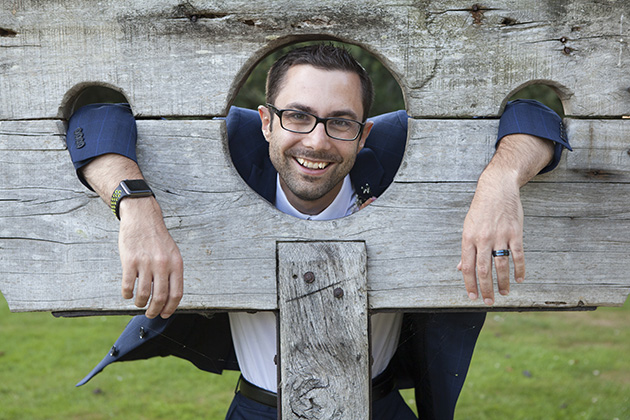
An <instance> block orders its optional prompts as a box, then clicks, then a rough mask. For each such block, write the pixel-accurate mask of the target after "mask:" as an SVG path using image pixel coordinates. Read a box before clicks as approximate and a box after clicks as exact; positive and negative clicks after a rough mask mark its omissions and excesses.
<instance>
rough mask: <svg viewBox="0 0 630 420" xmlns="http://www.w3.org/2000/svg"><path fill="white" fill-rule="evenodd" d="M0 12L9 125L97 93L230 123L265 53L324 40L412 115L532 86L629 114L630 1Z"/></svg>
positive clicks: (439, 112) (3, 114) (171, 1)
mask: <svg viewBox="0 0 630 420" xmlns="http://www.w3.org/2000/svg"><path fill="white" fill-rule="evenodd" d="M0 10H6V11H8V13H4V14H2V15H0V28H3V30H4V31H3V32H2V34H3V36H0V50H2V52H3V55H2V59H1V60H2V61H0V68H1V69H2V78H0V104H1V106H0V119H27V118H54V117H60V116H62V115H63V114H64V109H65V106H66V101H67V100H68V98H70V97H72V93H73V92H74V93H76V91H77V90H78V89H80V88H81V87H82V86H85V85H86V84H93V83H99V84H107V85H110V86H114V87H117V88H118V89H120V90H121V91H122V92H124V93H125V94H126V95H127V97H128V98H129V100H130V101H131V103H132V104H133V105H134V110H135V111H136V112H137V114H138V115H141V116H142V115H143V116H166V115H220V114H223V113H225V110H226V109H227V106H228V104H229V102H230V101H231V100H232V98H233V97H234V93H235V91H236V89H237V88H238V86H239V84H240V83H241V82H242V81H243V80H244V78H245V77H246V75H247V74H248V72H249V71H250V69H251V67H252V66H253V65H255V63H256V62H258V61H259V60H260V59H261V58H262V57H263V56H264V55H265V54H266V53H268V52H270V51H271V50H273V49H275V48H277V47H279V46H282V45H285V44H287V43H290V42H293V41H297V40H309V39H321V38H328V39H338V40H342V41H347V42H351V43H356V44H358V45H361V46H364V47H365V48H367V49H368V50H369V51H371V52H373V53H374V54H375V55H376V56H378V57H379V58H381V59H382V60H383V61H384V62H385V64H386V65H388V66H389V67H390V68H391V70H392V71H393V73H394V74H395V75H396V77H397V78H398V80H400V82H401V85H402V87H403V91H404V92H405V96H406V99H407V104H408V109H409V112H410V113H411V114H412V115H414V116H427V117H431V116H432V117H445V116H475V115H478V116H488V115H497V114H498V113H499V111H500V109H501V106H502V104H503V103H504V101H505V99H506V98H507V97H509V96H510V94H511V93H513V91H515V90H516V89H518V88H520V87H521V86H523V85H525V84H528V83H530V82H532V81H542V82H545V83H550V84H552V85H553V86H555V87H557V88H558V89H559V90H560V94H561V96H562V98H563V99H564V101H565V106H566V111H567V113H568V114H573V115H583V116H619V115H624V114H628V112H629V111H628V110H629V108H630V107H629V105H630V93H629V92H628V87H630V76H629V74H630V73H629V72H628V71H627V68H628V62H629V60H630V54H628V46H627V41H626V40H627V39H628V37H629V33H628V26H629V25H627V24H626V23H625V22H624V19H626V20H627V16H629V15H630V3H628V2H621V1H612V2H607V3H606V2H591V1H589V0H571V1H569V0H564V1H554V2H548V1H544V0H526V1H523V0H520V1H516V0H491V1H487V2H484V3H483V4H480V5H478V6H473V4H472V2H471V3H470V4H463V3H462V2H456V1H444V0H442V1H440V0H427V1H423V2H417V1H411V0H404V1H390V0H388V1H374V0H368V1H365V0H351V1H345V2H344V3H343V5H340V4H339V3H338V2H332V1H321V2H315V3H314V2H307V1H305V0H299V1H294V2H292V7H290V8H287V7H278V4H277V3H253V2H244V1H241V0H233V1H221V2H219V1H213V0H205V1H197V2H195V3H194V4H193V3H189V2H180V1H175V0H144V1H136V2H133V4H130V3H129V2H126V1H122V0H117V1H110V2H109V3H108V7H106V8H103V7H101V6H100V5H98V3H96V2H85V1H77V0H60V1H55V2H41V1H33V0H31V1H21V2H14V1H11V0H2V1H0ZM182 75H185V77H182Z"/></svg>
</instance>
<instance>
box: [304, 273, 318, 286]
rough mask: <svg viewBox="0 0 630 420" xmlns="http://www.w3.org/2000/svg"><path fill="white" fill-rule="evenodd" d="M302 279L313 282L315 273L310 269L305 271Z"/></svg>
mask: <svg viewBox="0 0 630 420" xmlns="http://www.w3.org/2000/svg"><path fill="white" fill-rule="evenodd" d="M304 281H305V282H307V283H309V284H310V283H313V282H314V281H315V274H313V272H312V271H307V272H306V273H304Z"/></svg>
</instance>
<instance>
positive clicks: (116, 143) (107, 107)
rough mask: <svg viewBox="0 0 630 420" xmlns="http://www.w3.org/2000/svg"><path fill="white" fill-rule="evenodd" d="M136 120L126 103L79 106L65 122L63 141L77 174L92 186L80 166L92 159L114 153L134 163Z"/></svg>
mask: <svg viewBox="0 0 630 420" xmlns="http://www.w3.org/2000/svg"><path fill="white" fill-rule="evenodd" d="M136 139H137V130H136V120H135V119H134V117H133V114H132V113H131V108H130V107H129V105H128V104H91V105H86V106H84V107H81V108H79V109H78V110H77V112H75V113H74V114H73V115H72V117H70V120H69V121H68V131H67V133H66V144H67V146H68V151H69V152H70V157H71V159H72V163H73V164H74V168H75V169H76V171H77V176H78V177H79V179H80V180H81V182H82V183H83V184H84V185H85V186H86V187H88V188H89V189H92V187H90V185H89V184H88V183H87V181H86V180H85V179H84V178H83V176H82V175H81V171H80V169H81V168H82V167H83V166H85V165H87V164H88V163H90V162H91V161H92V160H93V159H94V158H96V157H98V156H101V155H104V154H107V153H116V154H119V155H123V156H126V157H128V158H129V159H131V160H133V161H134V162H137V158H136Z"/></svg>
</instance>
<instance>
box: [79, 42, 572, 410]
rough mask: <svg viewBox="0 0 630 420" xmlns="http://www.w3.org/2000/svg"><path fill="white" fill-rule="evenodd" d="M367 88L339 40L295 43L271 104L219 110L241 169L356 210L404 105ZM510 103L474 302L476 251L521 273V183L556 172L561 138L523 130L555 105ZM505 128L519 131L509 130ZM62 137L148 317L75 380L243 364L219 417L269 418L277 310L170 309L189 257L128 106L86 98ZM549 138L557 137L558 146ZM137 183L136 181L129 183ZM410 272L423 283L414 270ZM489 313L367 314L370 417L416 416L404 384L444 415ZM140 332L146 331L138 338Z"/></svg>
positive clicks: (480, 195) (483, 188) (269, 184)
mask: <svg viewBox="0 0 630 420" xmlns="http://www.w3.org/2000/svg"><path fill="white" fill-rule="evenodd" d="M372 95H373V89H372V84H371V81H370V78H369V76H368V75H367V73H366V71H365V70H364V69H363V68H362V67H361V66H360V65H359V64H358V63H357V62H356V61H355V60H354V58H352V57H351V56H350V54H349V53H348V52H347V51H345V50H344V49H342V48H337V47H334V46H330V45H315V46H309V47H303V48H299V49H295V50H292V51H291V52H289V53H288V54H287V55H285V56H284V57H282V58H280V59H279V60H278V61H277V62H276V63H275V64H274V65H273V67H272V68H271V70H270V71H269V74H268V78H267V104H266V105H264V106H260V107H259V108H258V112H257V113H256V112H255V111H251V110H243V109H240V108H233V109H232V110H231V111H230V113H229V115H228V117H227V129H228V141H229V148H230V153H231V156H232V160H233V162H234V165H235V167H236V169H237V170H238V172H239V173H240V174H241V176H242V177H243V178H244V179H245V181H246V182H247V183H248V184H249V185H250V186H251V187H252V188H253V189H254V190H255V191H257V192H258V193H259V194H260V195H261V196H263V197H264V198H265V199H267V200H268V201H270V202H271V203H273V204H274V205H275V206H276V207H277V208H278V209H279V210H281V211H283V212H285V213H288V214H291V215H293V216H296V217H300V218H304V219H312V220H329V219H334V218H339V217H344V216H347V215H349V214H352V213H353V212H355V211H357V210H358V209H359V208H360V207H361V206H362V205H365V204H366V203H369V200H370V199H372V198H373V197H374V196H378V195H380V194H381V193H382V192H383V191H384V189H385V188H386V187H387V186H388V185H389V184H390V183H391V182H392V180H393V177H394V175H395V173H396V171H397V169H398V165H399V164H400V162H401V160H402V155H403V152H404V146H405V143H406V134H407V132H406V131H407V117H406V114H405V113H404V112H403V111H399V112H395V113H391V114H385V115H383V116H379V117H376V118H374V119H373V120H371V121H368V120H367V116H368V114H369V110H370V107H371V103H372ZM511 107H512V108H510V110H511V112H509V113H508V112H506V113H505V114H504V115H507V116H506V117H505V119H504V118H502V121H501V124H502V128H501V132H502V133H503V134H505V136H503V135H502V136H501V137H502V139H501V142H500V144H499V146H498V148H497V152H496V154H495V156H494V157H493V159H492V162H491V164H490V165H489V166H488V168H487V169H486V170H485V171H484V173H483V174H482V176H481V177H480V179H479V183H478V188H477V192H476V194H475V198H474V199H473V204H472V205H471V209H470V211H469V213H468V216H467V218H466V224H465V225H464V239H463V241H462V251H463V253H462V264H461V266H460V267H461V269H462V271H464V276H465V278H466V288H467V290H468V291H469V295H470V296H471V298H476V297H477V296H476V294H475V293H476V290H477V277H476V275H475V273H474V264H475V261H482V262H483V263H484V264H487V260H488V259H490V258H491V254H490V252H491V251H492V250H494V249H497V248H496V246H499V247H501V248H511V249H512V250H513V251H514V261H515V265H516V266H515V273H519V274H520V275H522V273H521V271H519V270H520V267H521V266H520V264H522V261H521V260H520V257H521V253H522V249H519V246H518V245H519V240H520V241H522V211H520V212H519V208H520V199H519V196H518V194H519V192H518V191H519V188H520V186H522V185H523V184H524V183H526V182H527V181H528V180H529V179H530V178H531V177H533V176H534V175H535V174H536V173H538V172H540V171H541V170H543V168H546V169H551V168H553V166H555V164H557V161H558V160H559V156H560V153H561V151H562V146H563V145H564V143H562V139H560V138H555V137H553V136H548V137H545V135H542V136H539V137H536V136H533V135H531V134H536V135H539V132H538V131H537V130H536V128H535V127H537V126H539V124H537V123H538V122H540V121H541V119H542V120H543V122H544V124H543V125H544V126H545V127H554V128H555V130H551V131H553V132H554V133H561V132H562V130H561V128H562V125H561V121H560V119H559V118H558V117H557V116H556V115H555V114H553V113H551V112H547V110H546V109H545V108H544V107H542V108H541V107H540V105H537V104H532V103H521V104H514V105H511ZM528 112H529V114H528ZM530 114H531V115H534V116H533V117H532V116H531V115H530ZM523 115H525V117H523V118H520V119H519V116H520V117H522V116H523ZM509 118H513V119H517V120H518V124H510V120H509ZM513 126H517V127H518V131H514V130H512V129H511V128H510V127H513ZM102 127H107V129H106V130H102ZM528 127H534V128H532V129H531V130H529V129H528ZM78 128H81V129H82V131H83V133H84V142H85V145H83V146H81V148H80V149H79V148H77V146H76V144H75V142H74V141H73V140H74V139H73V137H72V133H74V132H75V131H76V130H77V129H78ZM68 133H69V135H68V148H69V151H70V153H71V155H72V158H73V162H74V163H75V167H76V168H77V171H78V173H79V175H80V177H82V180H83V181H84V182H85V183H86V185H88V186H90V187H91V188H94V190H95V191H97V192H98V193H99V195H100V196H101V197H102V198H103V199H104V200H105V201H106V202H107V203H110V202H111V203H112V208H113V209H114V210H115V212H116V215H117V216H119V218H120V233H119V248H120V256H121V263H122V266H123V279H122V294H123V297H125V298H132V297H133V295H134V291H135V297H136V301H135V303H136V305H137V306H138V307H144V306H146V305H147V303H148V307H147V311H146V316H139V317H135V318H133V319H132V321H131V322H130V323H129V325H128V327H127V328H126V330H125V331H124V332H123V334H122V335H121V337H120V338H119V339H118V341H117V342H116V343H115V345H114V347H113V351H112V352H110V353H109V355H108V356H106V357H105V358H104V359H103V361H102V362H101V363H100V364H99V365H98V366H97V367H96V368H95V369H94V370H93V371H92V372H91V373H90V374H89V375H88V376H87V377H86V378H85V379H84V380H83V381H81V383H80V384H83V383H85V382H86V381H87V380H89V379H90V378H91V377H93V376H94V375H95V374H97V373H98V372H100V371H101V370H102V369H103V368H104V367H105V366H106V365H108V364H109V363H111V362H114V361H117V360H133V359H137V358H147V357H151V356H156V355H161V356H164V355H166V354H173V355H176V356H179V357H183V358H186V359H188V360H191V361H192V362H193V363H194V364H195V365H196V366H197V367H199V368H200V369H204V370H207V371H210V372H216V373H220V372H221V371H222V369H238V370H240V371H241V372H242V379H241V381H240V386H239V389H240V391H239V392H238V393H237V394H236V395H235V398H234V400H233V402H232V405H231V407H230V410H229V412H228V415H227V417H226V418H228V419H248V420H251V419H275V418H276V416H277V410H276V407H275V404H276V394H275V392H276V390H277V366H276V365H275V361H274V360H275V356H276V353H277V349H276V320H275V315H274V314H273V313H256V314H248V313H230V314H229V316H228V315H226V314H217V315H215V316H214V317H213V318H206V317H203V316H201V315H195V314H175V315H174V316H171V315H172V314H173V312H174V311H175V309H176V307H177V305H178V304H179V301H180V299H181V297H182V294H183V261H182V258H181V255H180V253H179V250H178V248H177V245H176V244H175V242H174V241H173V239H172V238H171V237H170V235H169V233H168V231H167V229H166V227H165V225H164V222H163V220H162V214H161V210H160V208H159V205H158V203H157V201H156V200H155V198H154V197H153V196H152V195H151V194H150V189H149V187H148V186H147V185H145V184H144V183H143V182H141V181H143V180H142V174H141V172H140V169H139V168H138V166H137V164H136V162H135V153H134V152H133V150H134V147H133V146H135V143H134V142H135V123H134V121H133V116H132V114H131V113H130V110H129V108H128V107H127V106H123V105H88V106H85V107H83V108H81V109H79V110H78V111H77V112H76V113H75V114H74V115H73V116H72V118H71V120H70V122H69V128H68ZM514 133H526V134H519V135H514ZM540 137H543V138H540ZM545 138H546V139H545ZM549 140H551V141H549ZM553 142H556V143H557V144H559V145H560V146H556V147H555V152H554V143H553ZM97 149H98V151H97ZM552 157H554V159H553V160H552ZM550 162H551V163H550ZM124 180H132V182H129V181H127V182H125V181H124ZM133 186H135V187H138V191H136V193H134V191H131V192H128V190H129V188H131V187H133ZM123 191H124V193H123ZM488 226H490V227H491V228H492V229H489V228H488ZM488 232H491V234H488ZM519 235H520V237H519ZM486 254H487V255H486ZM498 255H499V256H498V257H497V259H496V260H495V265H496V267H497V276H498V278H499V280H500V281H501V283H500V288H501V290H502V292H505V290H506V288H508V287H509V273H507V267H508V265H507V258H508V257H507V256H505V253H500V254H498ZM471 261H472V265H471ZM490 264H492V263H491V262H490ZM471 266H472V273H471ZM418 276H419V279H418V280H419V281H421V273H419V274H418ZM471 276H472V278H473V280H472V281H471ZM482 277H483V278H482ZM487 277H488V273H487V272H484V273H483V276H481V273H480V275H479V284H480V285H481V292H482V295H483V297H484V298H485V300H486V303H488V304H492V299H491V297H492V294H491V293H492V275H491V274H490V277H489V279H488V278H487ZM506 277H507V285H506ZM136 279H137V283H136ZM488 282H489V285H490V288H489V290H488ZM158 315H161V316H158ZM228 319H229V323H228ZM483 320H484V315H483V314H432V315H427V316H410V315H405V317H403V315H402V314H400V313H381V314H375V315H372V316H371V318H370V322H371V351H372V356H373V364H372V374H373V384H372V404H373V405H372V410H373V418H374V419H403V420H404V419H414V418H415V416H414V414H413V413H412V412H411V410H410V409H409V407H408V406H407V405H406V404H405V403H404V401H403V400H402V398H401V396H400V394H399V393H398V390H397V389H398V388H400V387H403V386H404V387H414V388H415V389H416V400H417V405H418V410H419V413H420V417H421V418H428V419H433V418H435V419H448V418H452V416H453V413H454V409H455V404H456V401H457V398H458V396H459V393H460V391H461V387H462V385H463V381H464V378H465V376H466V372H467V370H468V365H469V363H470V358H471V356H472V352H473V349H474V345H475V342H476V339H477V335H478V333H479V330H480V328H481V326H482V325H483ZM139 330H141V331H150V332H151V333H152V334H151V335H150V336H147V335H145V334H141V336H138V331H139ZM401 330H404V331H402V332H401ZM184 332H185V333H184ZM153 333H155V334H153ZM401 334H402V335H403V338H400V337H401ZM172 337H176V339H172ZM174 342H176V343H181V345H173V343H174ZM234 354H235V355H236V360H234V357H233V356H234ZM396 381H398V382H396ZM349 392H352V391H351V390H349Z"/></svg>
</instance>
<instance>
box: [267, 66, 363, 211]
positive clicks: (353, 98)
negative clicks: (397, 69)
mask: <svg viewBox="0 0 630 420" xmlns="http://www.w3.org/2000/svg"><path fill="white" fill-rule="evenodd" d="M273 75H274V73H270V77H271V76H273ZM269 85H270V86H269V88H271V89H274V90H272V91H271V92H270V93H269V94H268V95H267V96H268V99H269V100H270V101H273V102H274V104H275V105H271V104H267V106H260V107H259V108H258V112H259V113H260V119H261V121H262V131H263V134H264V136H265V138H266V139H267V141H268V142H269V156H270V158H271V162H272V163H273V166H274V167H275V168H276V170H277V171H278V175H279V177H278V179H279V184H280V186H281V188H282V191H283V192H284V194H285V195H286V197H287V200H288V201H289V203H291V205H292V206H293V207H294V208H295V209H296V210H298V211H299V212H301V213H303V214H308V215H314V214H318V213H321V212H322V211H323V210H324V209H326V208H327V207H328V206H329V205H330V204H331V203H332V202H333V200H334V199H335V197H337V194H338V193H339V191H340V190H341V186H342V181H343V179H344V178H345V177H346V176H348V174H349V173H350V169H352V167H353V166H354V162H355V160H356V156H357V154H358V153H359V152H360V151H361V149H363V146H364V144H365V139H366V138H367V136H368V134H369V133H370V130H371V128H372V124H373V123H372V122H369V121H368V122H366V123H363V122H361V121H365V119H366V118H367V116H365V115H364V114H365V112H364V109H363V103H362V101H361V96H360V95H359V94H358V93H360V92H361V91H362V90H361V81H360V79H359V76H358V75H357V74H356V73H351V72H350V71H343V70H324V69H321V68H316V67H313V66H311V65H306V64H301V65H295V66H293V67H291V68H289V69H288V71H287V72H286V75H285V76H284V77H283V78H282V82H281V85H282V89H280V91H279V92H275V88H276V84H275V83H273V82H272V81H270V83H269ZM368 94H369V93H368ZM274 116H275V117H277V118H273V117H274ZM321 117H325V118H324V119H322V118H321ZM274 123H275V124H274ZM274 125H275V130H274Z"/></svg>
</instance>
